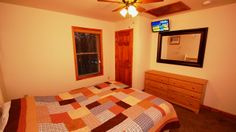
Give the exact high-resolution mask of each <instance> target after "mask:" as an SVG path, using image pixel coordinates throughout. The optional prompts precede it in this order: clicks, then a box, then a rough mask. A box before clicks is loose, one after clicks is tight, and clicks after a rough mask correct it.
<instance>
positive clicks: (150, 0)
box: [137, 0, 164, 4]
mask: <svg viewBox="0 0 236 132" xmlns="http://www.w3.org/2000/svg"><path fill="white" fill-rule="evenodd" d="M137 1H138V2H140V3H142V4H148V3H154V2H161V1H164V0H137Z"/></svg>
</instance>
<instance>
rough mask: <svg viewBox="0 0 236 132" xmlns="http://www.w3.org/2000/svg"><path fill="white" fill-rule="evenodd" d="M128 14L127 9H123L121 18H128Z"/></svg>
mask: <svg viewBox="0 0 236 132" xmlns="http://www.w3.org/2000/svg"><path fill="white" fill-rule="evenodd" d="M127 13H128V11H127V9H126V8H123V9H122V10H121V11H120V14H121V16H123V17H126V15H127Z"/></svg>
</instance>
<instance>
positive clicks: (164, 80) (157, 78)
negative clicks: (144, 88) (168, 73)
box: [145, 73, 169, 84]
mask: <svg viewBox="0 0 236 132" xmlns="http://www.w3.org/2000/svg"><path fill="white" fill-rule="evenodd" d="M145 79H148V80H153V81H157V82H160V83H165V84H168V83H169V78H168V77H164V76H160V75H155V74H150V73H149V74H145Z"/></svg>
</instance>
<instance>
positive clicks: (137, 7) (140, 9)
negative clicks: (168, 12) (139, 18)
mask: <svg viewBox="0 0 236 132" xmlns="http://www.w3.org/2000/svg"><path fill="white" fill-rule="evenodd" d="M136 9H137V11H138V12H144V11H146V9H145V8H143V7H141V6H136Z"/></svg>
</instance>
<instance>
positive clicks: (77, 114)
mask: <svg viewBox="0 0 236 132" xmlns="http://www.w3.org/2000/svg"><path fill="white" fill-rule="evenodd" d="M68 114H69V116H70V118H71V119H77V118H81V117H83V116H86V115H88V114H90V111H89V110H88V109H87V108H86V107H80V108H79V109H76V110H72V111H69V112H68Z"/></svg>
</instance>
